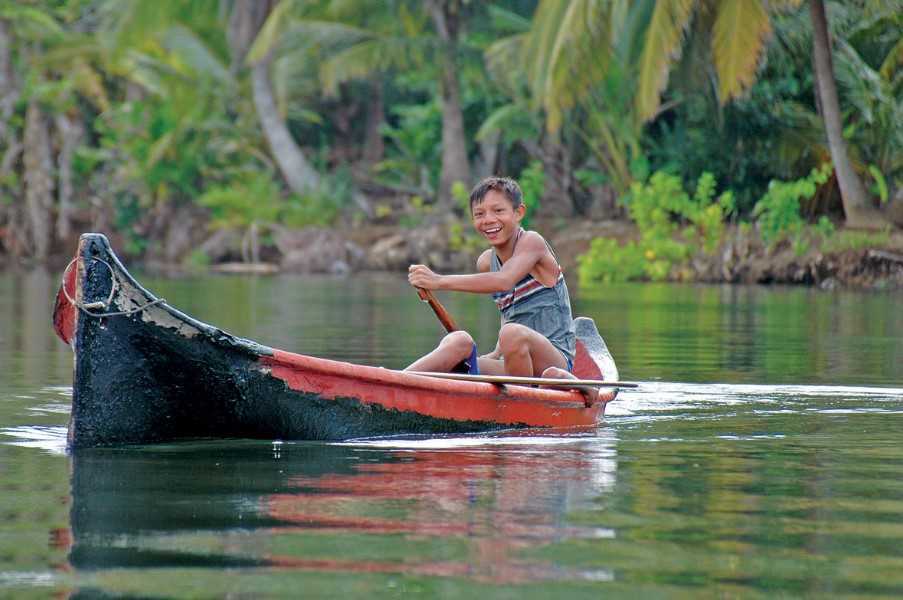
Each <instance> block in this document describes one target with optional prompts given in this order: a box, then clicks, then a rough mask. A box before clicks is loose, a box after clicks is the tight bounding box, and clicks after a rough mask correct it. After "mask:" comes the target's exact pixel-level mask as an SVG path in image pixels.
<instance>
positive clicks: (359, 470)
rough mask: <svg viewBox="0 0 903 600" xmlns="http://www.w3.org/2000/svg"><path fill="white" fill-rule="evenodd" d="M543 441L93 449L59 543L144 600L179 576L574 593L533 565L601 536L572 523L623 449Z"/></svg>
mask: <svg viewBox="0 0 903 600" xmlns="http://www.w3.org/2000/svg"><path fill="white" fill-rule="evenodd" d="M530 433H531V432H511V433H508V432H506V433H502V434H491V435H487V436H482V435H481V436H479V437H476V436H474V437H455V438H452V439H446V440H436V439H429V440H425V439H415V440H403V441H402V440H391V441H390V440H378V441H374V442H362V443H361V444H354V445H352V444H341V445H340V444H318V443H303V442H301V443H292V442H289V443H265V442H259V441H241V442H236V441H232V440H230V441H215V442H199V443H182V444H174V445H155V446H150V447H144V448H86V449H83V450H80V451H78V452H75V453H73V454H72V457H71V466H72V469H71V494H72V495H71V512H70V523H69V528H68V529H67V530H63V531H61V532H59V534H58V535H59V538H60V539H65V540H68V542H69V543H68V544H66V547H68V550H69V556H68V558H69V563H70V565H71V566H72V567H73V568H75V569H77V570H80V571H81V570H84V571H103V570H115V569H122V568H128V569H133V570H132V571H131V573H132V574H133V575H134V576H135V577H136V578H138V579H139V580H141V579H143V580H144V584H145V585H148V586H149V587H147V588H143V589H144V591H149V590H150V589H152V588H151V587H150V586H158V585H159V576H158V575H154V574H153V573H156V571H150V572H148V571H147V569H170V568H177V569H232V568H246V569H249V570H250V571H249V572H253V569H255V568H265V569H267V571H266V575H265V577H267V578H269V577H271V576H274V572H273V570H272V569H273V568H276V569H280V570H285V571H288V572H298V571H316V572H320V573H328V572H333V573H341V574H342V576H347V577H350V578H354V577H358V576H359V575H360V574H362V573H376V572H383V573H405V574H411V575H429V576H436V575H438V576H461V577H465V578H469V579H477V580H483V581H491V582H494V583H502V582H504V583H515V584H523V583H525V582H528V581H536V580H559V579H561V580H572V579H573V573H571V572H569V569H567V567H566V566H563V565H561V564H556V562H555V558H553V557H554V556H555V552H545V553H542V554H541V553H535V554H533V555H530V554H525V553H526V552H529V551H533V552H535V551H536V550H537V549H540V548H543V547H546V548H548V547H549V546H550V545H553V544H559V543H560V542H562V540H568V539H580V538H583V539H585V538H586V537H587V535H588V534H590V535H596V534H597V533H598V527H597V526H596V525H595V524H593V525H589V526H588V525H587V524H585V523H584V524H580V523H572V522H570V520H569V519H567V518H566V515H567V514H568V513H569V512H570V511H571V510H574V509H576V508H578V507H582V506H586V503H587V502H588V501H595V499H596V498H598V497H600V496H601V495H603V494H605V493H607V492H608V491H610V490H611V489H612V486H613V485H614V479H613V477H614V475H615V470H616V466H617V465H616V460H615V453H614V438H610V439H607V440H606V439H602V438H599V437H593V438H585V437H577V436H571V437H569V438H567V439H566V440H565V438H560V437H546V436H543V437H538V436H537V437H533V436H531V435H530ZM521 436H523V437H521ZM521 440H522V441H521ZM552 440H554V441H552ZM547 441H551V443H546V442H547ZM62 543H65V542H62ZM430 549H432V550H430ZM194 573H195V574H197V571H195V572H194ZM219 578H220V574H219V573H217V574H216V577H214V579H219ZM356 581H357V583H355V586H360V585H363V586H365V585H366V582H365V581H364V580H360V579H358V580H356ZM131 589H132V590H133V593H135V592H134V590H135V589H138V588H136V587H134V586H133V587H132V588H131ZM207 593H208V595H210V596H215V597H219V596H222V595H225V594H221V593H219V592H218V590H217V591H213V590H211V591H209V592H207ZM110 595H111V596H113V595H114V594H110ZM264 595H266V594H264ZM358 595H360V594H358ZM88 597H95V596H88Z"/></svg>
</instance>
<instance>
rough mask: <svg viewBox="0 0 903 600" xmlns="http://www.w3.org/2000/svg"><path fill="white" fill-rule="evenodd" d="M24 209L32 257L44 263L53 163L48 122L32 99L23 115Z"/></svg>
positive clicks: (48, 226)
mask: <svg viewBox="0 0 903 600" xmlns="http://www.w3.org/2000/svg"><path fill="white" fill-rule="evenodd" d="M25 205H26V210H27V214H28V226H29V230H30V232H31V246H32V249H33V255H34V257H35V258H36V259H37V260H39V261H41V262H43V261H46V260H47V257H48V255H49V253H50V242H51V241H52V239H51V236H52V235H53V231H52V229H51V226H50V222H51V217H50V207H51V206H52V205H53V160H52V157H51V150H50V131H49V128H48V126H47V118H46V117H45V116H44V111H42V110H41V107H40V106H38V102H37V100H34V99H32V100H31V101H30V102H29V103H28V110H27V111H26V114H25Z"/></svg>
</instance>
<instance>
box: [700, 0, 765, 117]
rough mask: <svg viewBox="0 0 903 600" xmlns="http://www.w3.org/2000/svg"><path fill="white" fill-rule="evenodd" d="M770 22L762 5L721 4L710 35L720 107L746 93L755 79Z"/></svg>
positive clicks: (729, 0) (742, 0) (732, 0)
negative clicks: (721, 104)
mask: <svg viewBox="0 0 903 600" xmlns="http://www.w3.org/2000/svg"><path fill="white" fill-rule="evenodd" d="M770 34H771V19H770V18H769V16H768V12H767V11H766V10H765V7H764V6H763V4H762V3H761V2H758V1H750V0H723V1H722V2H720V3H719V4H718V13H717V16H716V18H715V26H714V30H713V33H712V56H713V58H714V61H715V70H716V72H717V73H718V98H719V100H720V101H721V102H722V103H725V102H727V101H728V100H730V99H732V98H736V97H737V96H739V95H740V94H742V93H743V92H744V91H746V90H747V89H749V87H750V86H751V85H752V84H753V82H754V81H755V78H756V71H757V70H758V67H759V64H760V62H761V59H762V56H763V54H764V51H765V43H766V41H767V39H768V37H769V35H770Z"/></svg>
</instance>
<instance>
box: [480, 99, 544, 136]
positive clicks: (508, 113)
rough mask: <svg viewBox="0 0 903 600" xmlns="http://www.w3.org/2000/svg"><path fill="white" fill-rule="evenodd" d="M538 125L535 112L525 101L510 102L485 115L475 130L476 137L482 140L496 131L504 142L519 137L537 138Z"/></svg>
mask: <svg viewBox="0 0 903 600" xmlns="http://www.w3.org/2000/svg"><path fill="white" fill-rule="evenodd" d="M540 127H541V125H540V124H539V123H538V120H537V117H536V113H534V112H533V111H531V110H530V109H529V107H528V106H526V104H525V103H523V102H511V103H509V104H505V105H503V106H500V107H498V108H497V109H495V110H494V111H492V113H490V114H489V116H488V117H486V120H485V121H483V124H482V125H480V129H479V130H477V134H476V139H477V140H478V141H483V140H485V139H488V138H490V137H491V136H493V135H495V134H497V133H500V134H501V135H502V140H503V141H504V142H505V143H506V144H510V143H512V142H513V141H516V140H521V139H537V138H538V137H539V135H540Z"/></svg>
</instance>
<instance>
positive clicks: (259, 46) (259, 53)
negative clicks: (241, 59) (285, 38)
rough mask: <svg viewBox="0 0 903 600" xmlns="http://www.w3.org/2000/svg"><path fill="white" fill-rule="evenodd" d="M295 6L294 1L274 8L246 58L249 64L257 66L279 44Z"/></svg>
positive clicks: (287, 0)
mask: <svg viewBox="0 0 903 600" xmlns="http://www.w3.org/2000/svg"><path fill="white" fill-rule="evenodd" d="M294 4H295V3H294V2H293V1H292V0H283V2H280V3H278V4H277V5H276V7H275V8H273V10H272V11H271V12H270V14H269V16H268V17H267V20H266V21H264V23H263V27H261V28H260V31H259V32H258V33H257V37H256V38H254V43H253V44H251V48H250V49H249V50H248V56H247V58H245V62H246V63H247V64H249V65H253V64H256V63H258V62H260V61H261V60H263V59H264V58H266V56H267V55H268V54H270V52H272V51H273V48H275V47H276V45H277V44H278V43H279V39H280V37H281V36H282V32H283V30H284V29H285V28H286V27H287V26H288V24H289V19H290V16H291V13H292V10H293V9H294Z"/></svg>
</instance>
